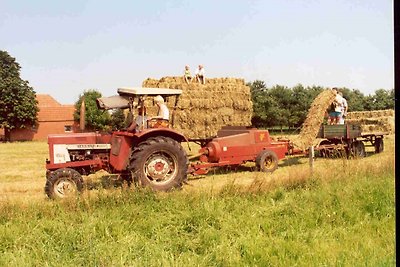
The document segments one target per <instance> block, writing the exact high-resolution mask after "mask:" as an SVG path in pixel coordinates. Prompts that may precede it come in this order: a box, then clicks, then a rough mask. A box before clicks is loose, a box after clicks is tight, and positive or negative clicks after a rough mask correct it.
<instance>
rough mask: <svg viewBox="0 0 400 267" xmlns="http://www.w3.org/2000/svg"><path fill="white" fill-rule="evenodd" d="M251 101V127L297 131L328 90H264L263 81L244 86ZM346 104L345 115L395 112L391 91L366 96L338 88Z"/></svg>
mask: <svg viewBox="0 0 400 267" xmlns="http://www.w3.org/2000/svg"><path fill="white" fill-rule="evenodd" d="M247 85H248V86H249V87H250V92H251V99H252V101H253V116H252V124H253V125H254V126H256V127H266V128H268V127H281V128H283V127H288V128H289V129H290V128H298V127H300V126H301V125H302V124H303V122H304V120H305V119H306V117H307V114H308V110H309V108H310V107H311V104H312V102H313V101H314V99H315V98H316V97H317V96H318V95H319V94H320V93H321V92H322V91H323V90H326V89H328V88H325V87H322V86H307V87H304V86H303V85H301V84H298V85H296V86H294V87H292V88H290V87H286V86H282V85H274V86H272V87H267V86H266V84H265V82H264V81H260V80H256V81H254V82H250V83H247ZM338 89H339V91H341V92H342V93H343V97H344V98H346V100H347V103H348V106H349V107H348V111H349V112H351V111H370V110H384V109H394V105H395V101H394V89H391V90H385V89H378V90H376V91H375V93H374V94H372V95H367V96H365V95H364V94H363V93H361V92H360V90H358V89H349V88H345V87H344V88H339V87H338Z"/></svg>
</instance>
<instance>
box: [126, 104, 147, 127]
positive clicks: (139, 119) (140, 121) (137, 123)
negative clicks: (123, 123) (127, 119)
mask: <svg viewBox="0 0 400 267" xmlns="http://www.w3.org/2000/svg"><path fill="white" fill-rule="evenodd" d="M145 128H147V117H146V107H142V106H139V108H138V115H137V116H136V118H135V120H134V121H132V123H131V125H129V127H128V128H127V129H126V130H127V131H129V132H135V131H136V132H137V131H141V130H143V129H145Z"/></svg>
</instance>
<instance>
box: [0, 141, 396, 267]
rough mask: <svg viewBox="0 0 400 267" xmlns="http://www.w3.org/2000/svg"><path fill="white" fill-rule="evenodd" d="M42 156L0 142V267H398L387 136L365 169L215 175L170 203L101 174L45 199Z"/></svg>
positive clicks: (330, 163)
mask: <svg viewBox="0 0 400 267" xmlns="http://www.w3.org/2000/svg"><path fill="white" fill-rule="evenodd" d="M368 151H371V150H368ZM47 153H48V152H47V144H46V143H45V142H23V143H2V144H0V265H1V266H12V265H14V266H37V265H41V266H43V265H44V266H45V265H50V266H61V265H63V266H77V265H92V266H126V265H128V266H294V265H295V266H321V265H323V266H332V265H334V266H337V265H340V266H354V265H356V266H358V265H367V266H377V265H379V266H395V219H394V215H395V206H394V203H395V200H394V192H395V190H394V135H390V136H387V137H386V138H385V151H384V152H382V153H381V154H373V153H368V155H367V157H366V158H363V159H352V160H347V159H320V158H318V159H316V161H315V165H314V169H313V170H312V171H311V170H310V168H309V165H308V159H307V158H298V157H296V158H288V159H286V160H284V161H281V162H280V165H279V168H278V169H277V170H276V171H275V172H274V173H273V174H264V173H260V172H254V171H252V166H251V164H250V165H248V166H245V167H243V168H239V169H236V170H229V169H222V170H215V171H213V172H211V173H210V174H209V175H207V176H204V177H196V178H195V177H189V180H188V184H186V185H184V187H183V189H182V190H179V191H176V192H172V193H153V192H149V191H147V190H142V189H140V190H139V189H135V188H127V187H125V186H122V187H119V186H116V187H115V186H113V184H112V183H106V182H105V181H106V180H105V179H104V178H101V175H100V174H98V175H96V176H91V177H88V179H86V181H87V182H88V185H89V188H88V189H87V190H85V192H84V193H83V194H82V196H80V197H79V198H77V199H73V200H67V201H51V200H48V199H47V197H46V196H45V194H44V190H43V188H44V184H45V159H46V157H47Z"/></svg>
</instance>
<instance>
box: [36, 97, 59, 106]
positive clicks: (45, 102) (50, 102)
mask: <svg viewBox="0 0 400 267" xmlns="http://www.w3.org/2000/svg"><path fill="white" fill-rule="evenodd" d="M36 100H37V101H38V102H39V104H38V106H39V107H59V106H61V104H60V103H58V102H57V100H55V99H54V98H53V97H51V96H50V95H36Z"/></svg>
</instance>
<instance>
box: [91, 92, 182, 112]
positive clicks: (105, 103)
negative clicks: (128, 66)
mask: <svg viewBox="0 0 400 267" xmlns="http://www.w3.org/2000/svg"><path fill="white" fill-rule="evenodd" d="M180 94H182V90H180V89H170V88H144V87H121V88H118V95H114V96H109V97H100V98H97V101H96V102H97V107H98V108H100V109H114V108H128V107H129V106H130V101H133V100H134V99H135V98H136V97H137V98H139V99H142V98H143V97H146V96H156V95H161V96H162V97H168V96H179V95H180ZM141 101H143V100H141Z"/></svg>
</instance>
